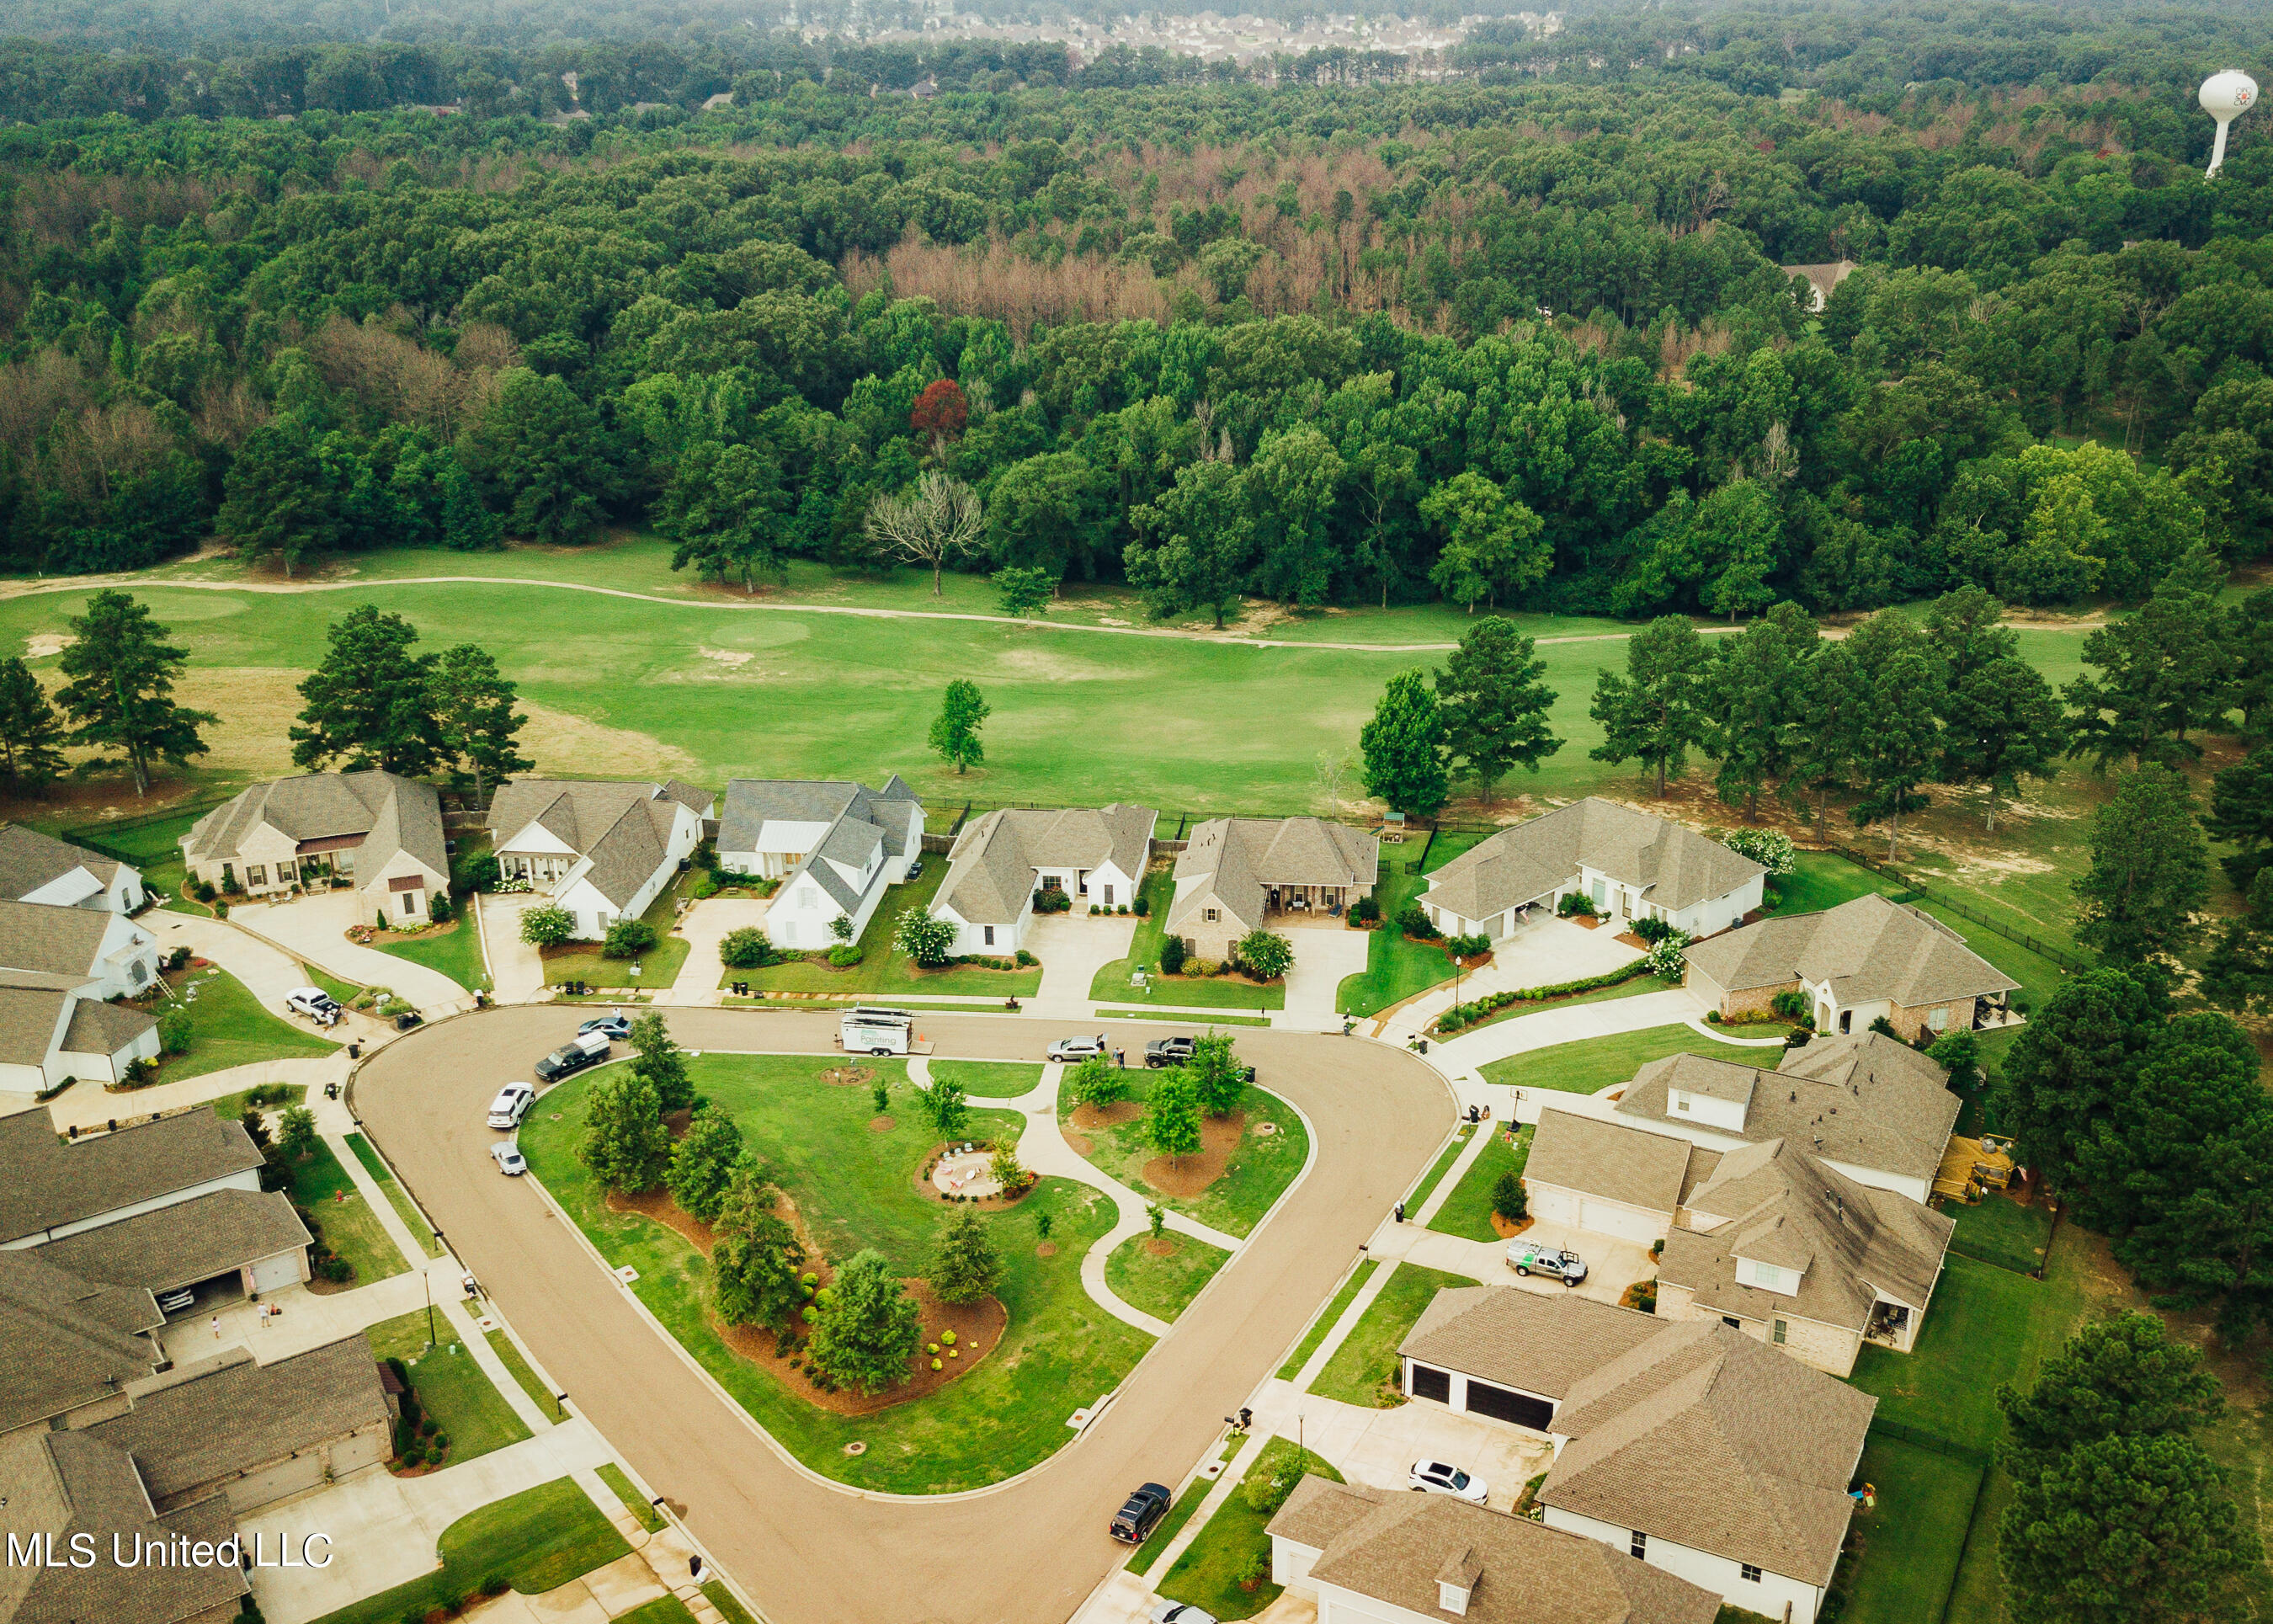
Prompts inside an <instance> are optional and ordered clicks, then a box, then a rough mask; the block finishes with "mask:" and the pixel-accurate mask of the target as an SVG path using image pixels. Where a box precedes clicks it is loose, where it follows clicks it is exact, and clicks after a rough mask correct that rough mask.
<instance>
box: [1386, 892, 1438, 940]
mask: <svg viewBox="0 0 2273 1624" xmlns="http://www.w3.org/2000/svg"><path fill="white" fill-rule="evenodd" d="M1397 928H1398V929H1399V930H1401V931H1403V932H1404V933H1405V934H1406V935H1407V936H1413V937H1415V938H1416V939H1418V940H1420V941H1422V942H1434V941H1435V940H1436V939H1437V937H1438V936H1441V935H1442V934H1443V932H1441V931H1439V930H1438V929H1437V927H1436V926H1434V925H1432V924H1430V923H1429V914H1428V910H1426V909H1425V908H1423V907H1422V906H1421V905H1420V904H1419V903H1417V902H1408V903H1407V904H1406V905H1405V906H1403V907H1402V908H1400V909H1399V910H1398V914H1397Z"/></svg>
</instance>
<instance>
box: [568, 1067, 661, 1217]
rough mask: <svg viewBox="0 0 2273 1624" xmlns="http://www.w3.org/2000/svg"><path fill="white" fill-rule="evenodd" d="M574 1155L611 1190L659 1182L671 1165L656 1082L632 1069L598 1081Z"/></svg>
mask: <svg viewBox="0 0 2273 1624" xmlns="http://www.w3.org/2000/svg"><path fill="white" fill-rule="evenodd" d="M576 1154H577V1157H578V1159H579V1160H581V1162H583V1163H584V1165H585V1166H586V1167H588V1168H589V1169H591V1171H592V1177H595V1178H596V1179H598V1180H599V1181H600V1182H601V1183H602V1184H605V1185H606V1186H607V1187H608V1188H609V1189H611V1190H626V1191H639V1190H652V1189H654V1188H655V1187H656V1185H657V1184H661V1183H662V1182H663V1176H664V1170H665V1169H668V1168H669V1167H670V1165H671V1132H670V1130H668V1129H667V1128H665V1127H664V1125H663V1107H662V1105H661V1104H660V1103H659V1102H658V1101H656V1094H655V1085H654V1084H652V1083H650V1082H649V1081H648V1080H647V1079H645V1078H643V1077H638V1076H634V1075H633V1074H632V1073H630V1072H619V1074H617V1075H616V1076H614V1077H611V1078H607V1079H604V1080H602V1081H601V1082H600V1083H599V1084H597V1085H596V1086H595V1087H594V1088H593V1090H592V1098H591V1103H590V1104H589V1106H588V1107H587V1108H586V1109H585V1112H584V1138H583V1141H582V1143H581V1144H580V1145H579V1146H578V1147H577V1148H576Z"/></svg>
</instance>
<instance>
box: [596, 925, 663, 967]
mask: <svg viewBox="0 0 2273 1624" xmlns="http://www.w3.org/2000/svg"><path fill="white" fill-rule="evenodd" d="M655 940H656V937H655V927H654V926H653V925H650V924H649V923H648V922H647V921H645V920H643V919H619V920H618V921H616V922H615V923H614V924H612V925H611V926H609V927H608V936H607V939H606V940H605V941H604V942H602V943H601V944H600V957H601V958H603V959H636V958H638V957H639V956H640V955H641V953H644V952H645V951H647V950H648V949H649V948H651V947H653V946H654V945H655Z"/></svg>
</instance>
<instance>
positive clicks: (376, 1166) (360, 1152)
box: [347, 1133, 442, 1258]
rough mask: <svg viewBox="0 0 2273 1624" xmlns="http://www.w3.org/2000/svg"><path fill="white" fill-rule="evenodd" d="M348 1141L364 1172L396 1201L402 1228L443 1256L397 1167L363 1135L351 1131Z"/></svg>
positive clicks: (426, 1248)
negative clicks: (396, 1169)
mask: <svg viewBox="0 0 2273 1624" xmlns="http://www.w3.org/2000/svg"><path fill="white" fill-rule="evenodd" d="M347 1140H348V1148H349V1149H350V1150H352V1151H354V1152H355V1154H356V1161H358V1162H362V1163H363V1166H364V1171H365V1172H367V1173H369V1174H370V1175H371V1177H372V1178H374V1179H375V1180H377V1181H378V1183H379V1188H380V1189H381V1190H384V1191H386V1199H388V1200H389V1201H391V1202H393V1203H394V1211H395V1215H396V1216H397V1217H399V1218H401V1220H402V1223H403V1227H404V1228H405V1229H409V1231H410V1233H411V1234H413V1235H415V1236H416V1237H418V1244H419V1245H420V1246H421V1247H422V1248H424V1251H425V1253H426V1255H427V1256H428V1257H430V1258H439V1257H440V1256H441V1255H442V1243H441V1242H440V1241H439V1240H437V1239H436V1238H435V1237H434V1229H433V1226H432V1225H431V1224H429V1223H428V1222H426V1214H424V1213H422V1212H420V1211H419V1210H418V1203H416V1201H414V1200H412V1199H410V1192H409V1191H407V1190H405V1189H404V1188H403V1187H402V1185H401V1183H400V1182H398V1181H397V1180H396V1178H395V1177H394V1169H393V1168H390V1167H388V1166H387V1165H386V1162H382V1161H381V1160H379V1152H378V1150H377V1149H376V1148H374V1147H373V1146H372V1145H371V1141H370V1140H369V1139H365V1138H364V1136H363V1135H362V1134H360V1133H350V1134H349V1135H348V1136H347Z"/></svg>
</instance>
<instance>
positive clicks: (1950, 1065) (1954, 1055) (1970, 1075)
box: [1925, 1032, 1981, 1094]
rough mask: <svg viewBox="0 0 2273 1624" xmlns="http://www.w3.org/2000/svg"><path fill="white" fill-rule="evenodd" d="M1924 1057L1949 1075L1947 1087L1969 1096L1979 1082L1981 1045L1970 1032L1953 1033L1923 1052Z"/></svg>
mask: <svg viewBox="0 0 2273 1624" xmlns="http://www.w3.org/2000/svg"><path fill="white" fill-rule="evenodd" d="M1925 1057H1926V1058H1927V1059H1928V1060H1931V1061H1932V1062H1933V1063H1934V1064H1936V1065H1938V1066H1939V1067H1940V1068H1941V1069H1942V1070H1943V1071H1947V1072H1948V1073H1949V1086H1950V1087H1951V1088H1952V1089H1954V1091H1955V1092H1957V1093H1959V1094H1970V1093H1971V1092H1972V1091H1973V1090H1974V1089H1975V1088H1977V1087H1978V1086H1980V1082H1981V1043H1980V1041H1979V1040H1978V1039H1977V1038H1976V1037H1975V1036H1974V1035H1973V1034H1971V1033H1970V1032H1953V1033H1951V1034H1949V1035H1948V1036H1947V1037H1946V1038H1943V1039H1941V1040H1940V1041H1939V1042H1937V1043H1935V1044H1934V1046H1933V1047H1932V1049H1927V1050H1926V1051H1925Z"/></svg>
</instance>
